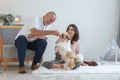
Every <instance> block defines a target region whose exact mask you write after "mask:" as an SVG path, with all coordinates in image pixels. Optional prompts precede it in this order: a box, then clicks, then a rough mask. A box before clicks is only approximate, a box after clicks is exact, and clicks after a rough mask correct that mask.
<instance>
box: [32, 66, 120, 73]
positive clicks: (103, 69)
mask: <svg viewBox="0 0 120 80" xmlns="http://www.w3.org/2000/svg"><path fill="white" fill-rule="evenodd" d="M32 73H33V74H49V73H55V74H56V73H72V74H73V73H77V74H78V73H120V65H112V64H104V65H98V66H80V67H79V68H77V69H75V70H64V69H47V68H45V67H43V66H41V67H39V68H38V69H37V70H34V71H33V72H32Z"/></svg>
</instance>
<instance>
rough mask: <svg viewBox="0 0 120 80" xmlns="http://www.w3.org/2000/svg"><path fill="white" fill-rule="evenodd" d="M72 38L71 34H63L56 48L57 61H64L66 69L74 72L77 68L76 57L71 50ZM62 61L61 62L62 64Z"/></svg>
mask: <svg viewBox="0 0 120 80" xmlns="http://www.w3.org/2000/svg"><path fill="white" fill-rule="evenodd" d="M70 42H71V38H70V36H69V34H68V33H67V32H66V33H62V34H61V35H60V37H59V39H58V42H57V43H56V46H55V55H56V58H55V60H60V61H61V59H62V61H64V69H66V70H72V69H73V68H74V67H75V58H76V57H75V56H74V54H73V53H72V50H71V47H70V46H71V43H70ZM62 61H61V62H62Z"/></svg>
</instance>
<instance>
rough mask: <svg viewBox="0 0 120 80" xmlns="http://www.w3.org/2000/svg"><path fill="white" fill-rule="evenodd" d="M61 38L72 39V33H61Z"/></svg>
mask: <svg viewBox="0 0 120 80" xmlns="http://www.w3.org/2000/svg"><path fill="white" fill-rule="evenodd" d="M60 38H61V39H62V40H64V41H67V40H71V38H70V35H69V34H68V33H67V32H66V33H61V35H60Z"/></svg>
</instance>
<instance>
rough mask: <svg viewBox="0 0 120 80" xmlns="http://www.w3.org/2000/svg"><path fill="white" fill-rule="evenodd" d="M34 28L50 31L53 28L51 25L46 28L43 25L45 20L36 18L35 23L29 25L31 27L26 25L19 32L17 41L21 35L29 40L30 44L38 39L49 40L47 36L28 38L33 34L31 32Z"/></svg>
mask: <svg viewBox="0 0 120 80" xmlns="http://www.w3.org/2000/svg"><path fill="white" fill-rule="evenodd" d="M32 28H36V29H38V30H49V29H50V28H51V25H48V26H44V25H43V19H42V18H41V17H39V16H36V17H35V19H34V21H33V23H32V24H31V23H30V24H29V25H26V24H25V25H24V26H23V28H22V29H21V30H20V31H19V33H18V34H17V36H16V37H15V39H17V38H18V37H19V36H20V35H24V36H25V37H26V38H27V40H28V41H29V42H32V41H34V40H35V39H36V38H43V39H44V38H47V35H45V36H37V37H35V38H28V35H29V34H30V33H31V32H30V30H31V29H32Z"/></svg>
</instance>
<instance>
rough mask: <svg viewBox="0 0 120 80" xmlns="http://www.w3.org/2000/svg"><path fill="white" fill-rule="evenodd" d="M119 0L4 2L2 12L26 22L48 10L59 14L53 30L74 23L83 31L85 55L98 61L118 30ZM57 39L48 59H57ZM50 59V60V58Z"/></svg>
mask: <svg viewBox="0 0 120 80" xmlns="http://www.w3.org/2000/svg"><path fill="white" fill-rule="evenodd" d="M118 2H119V0H0V13H11V14H14V15H18V14H19V15H21V16H22V23H25V22H29V23H30V20H31V19H32V17H33V16H35V15H43V14H44V13H46V12H48V11H54V12H56V14H57V20H56V22H55V23H54V24H53V26H54V27H53V29H58V30H59V31H61V32H63V31H65V29H66V27H67V26H68V24H71V23H74V24H76V25H77V26H78V28H79V31H80V39H81V47H82V52H83V54H84V55H85V58H86V59H98V57H99V55H100V53H101V52H102V51H103V49H104V48H105V47H106V45H107V43H108V42H109V41H110V39H111V36H110V33H111V32H112V33H114V32H116V31H117V28H118V15H119V7H118V5H119V4H118ZM55 40H56V37H54V36H50V37H49V40H48V43H49V44H48V47H47V50H46V52H45V55H44V57H45V59H46V60H50V59H53V57H54V56H53V54H54V46H55V44H54V42H55ZM46 57H48V58H46Z"/></svg>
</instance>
